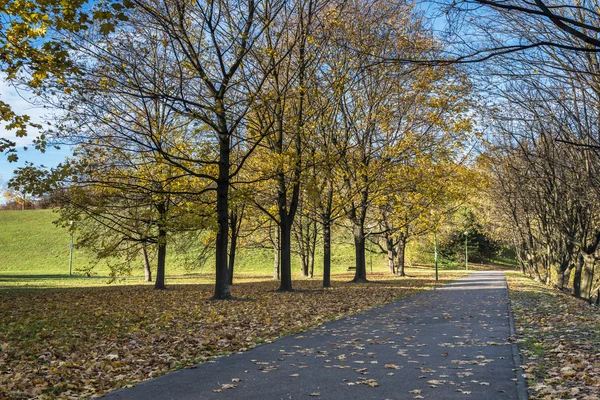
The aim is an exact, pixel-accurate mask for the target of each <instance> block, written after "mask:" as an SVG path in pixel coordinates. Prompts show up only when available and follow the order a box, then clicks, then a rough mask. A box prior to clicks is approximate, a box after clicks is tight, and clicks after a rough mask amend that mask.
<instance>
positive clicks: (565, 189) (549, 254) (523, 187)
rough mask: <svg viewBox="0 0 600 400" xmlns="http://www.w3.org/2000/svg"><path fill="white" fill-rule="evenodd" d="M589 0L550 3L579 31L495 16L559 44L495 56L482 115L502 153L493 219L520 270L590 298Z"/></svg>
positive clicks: (593, 138)
mask: <svg viewBox="0 0 600 400" xmlns="http://www.w3.org/2000/svg"><path fill="white" fill-rule="evenodd" d="M587 3H590V4H587ZM591 3H594V2H582V4H581V5H578V6H577V7H574V8H572V9H570V10H567V9H566V8H560V7H558V8H554V11H553V12H556V13H558V14H559V16H560V18H559V19H558V20H557V21H555V22H556V23H558V24H562V23H563V22H567V23H568V24H570V25H571V26H572V27H574V28H577V29H576V30H575V33H573V32H566V31H561V30H548V29H547V25H546V21H545V20H544V19H543V18H542V17H540V16H539V15H538V16H535V15H529V17H527V18H519V17H518V14H514V13H512V14H511V13H506V12H504V13H501V17H502V18H501V21H502V22H501V24H502V25H503V26H504V27H505V29H508V28H510V27H513V29H516V28H517V27H518V29H519V33H520V35H521V36H522V37H523V38H524V40H527V41H529V42H531V43H533V42H548V43H561V44H562V45H563V46H562V47H560V48H559V47H540V48H538V49H537V50H535V51H529V52H527V53H523V54H515V55H511V56H510V59H509V60H507V59H498V60H496V62H495V63H494V64H493V65H492V64H490V65H488V69H487V76H488V78H487V80H486V83H487V84H488V85H489V86H488V87H493V90H491V91H490V92H491V93H492V95H491V96H493V98H494V99H495V108H490V109H489V110H490V111H488V115H489V117H490V125H491V126H492V128H493V131H494V132H495V133H496V135H495V136H494V140H493V145H492V147H491V149H492V150H493V151H494V152H496V154H498V155H499V157H497V158H496V159H494V160H491V164H490V170H491V171H492V174H493V176H494V182H495V183H494V185H493V190H492V193H491V195H492V198H493V199H494V203H495V205H496V211H497V214H496V217H497V220H498V221H503V223H504V229H505V233H506V235H505V236H506V238H507V239H510V240H511V241H512V243H513V244H514V246H515V248H516V251H517V256H518V259H519V262H520V263H521V266H522V269H523V271H525V272H527V273H528V274H530V275H531V276H533V277H535V278H536V279H538V280H540V281H544V282H546V283H548V284H556V285H558V286H559V287H561V288H563V287H564V288H567V287H570V290H571V291H572V293H573V294H574V295H575V296H577V297H583V298H587V299H591V298H592V296H594V295H595V292H596V291H597V290H598V282H599V279H598V273H597V271H596V265H597V261H598V255H599V253H598V248H599V245H600V228H599V227H600V225H599V218H600V209H599V208H598V204H600V202H599V200H600V198H599V194H600V191H599V189H600V186H599V183H600V182H599V181H598V176H599V175H598V172H600V171H599V166H600V158H599V156H600V153H599V149H600V147H599V146H598V145H599V143H600V142H599V140H600V132H599V130H598V121H599V118H600V81H599V78H598V77H599V75H598V73H599V72H600V68H599V65H600V63H599V61H600V60H599V59H598V55H597V53H596V52H595V51H594V48H593V46H595V42H594V41H597V28H595V29H591V28H589V29H588V27H589V26H592V27H593V26H598V22H599V20H598V16H597V14H594V13H591V12H590V10H591V9H592V8H588V7H587V6H592V4H591ZM507 5H510V4H507ZM596 6H597V5H596ZM582 28H583V34H582V35H579V34H577V31H578V30H582ZM508 62H510V63H511V64H510V67H509V64H508ZM506 78H508V80H507V79H506Z"/></svg>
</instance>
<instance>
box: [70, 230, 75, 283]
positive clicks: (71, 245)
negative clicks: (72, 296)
mask: <svg viewBox="0 0 600 400" xmlns="http://www.w3.org/2000/svg"><path fill="white" fill-rule="evenodd" d="M74 223H75V222H74V221H69V225H70V228H69V230H70V231H71V243H70V244H69V276H71V275H73V225H74Z"/></svg>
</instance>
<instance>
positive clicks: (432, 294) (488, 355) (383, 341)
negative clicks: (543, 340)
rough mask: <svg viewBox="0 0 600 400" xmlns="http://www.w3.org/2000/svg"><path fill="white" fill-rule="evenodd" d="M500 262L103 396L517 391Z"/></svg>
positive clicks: (512, 394) (396, 395) (480, 394)
mask: <svg viewBox="0 0 600 400" xmlns="http://www.w3.org/2000/svg"><path fill="white" fill-rule="evenodd" d="M509 336H510V327H509V312H508V291H507V288H506V281H505V278H504V273H503V272H487V271H486V272H475V273H473V274H471V275H469V276H468V277H466V278H462V279H459V280H457V281H455V282H454V283H451V284H449V285H446V286H443V287H442V288H439V289H437V290H431V291H427V292H422V293H419V294H417V295H414V296H411V297H407V298H404V299H402V300H400V301H397V302H394V303H390V304H388V305H386V306H383V307H380V308H376V309H373V310H370V311H368V312H365V313H363V314H360V315H355V316H352V317H348V318H344V319H341V320H338V321H335V322H330V323H327V324H325V325H323V326H321V327H319V328H317V329H314V330H311V331H307V332H304V333H301V334H297V335H291V336H287V337H284V338H282V339H280V340H278V341H276V342H275V343H271V344H267V345H263V346H259V347H257V348H256V349H253V350H251V351H248V352H245V353H240V354H235V355H232V356H229V357H222V358H219V359H218V360H216V361H212V362H207V363H204V364H201V365H198V366H197V367H194V368H191V369H186V370H181V371H177V372H174V373H171V374H168V375H165V376H162V377H159V378H156V379H153V380H150V381H147V382H144V383H141V384H139V385H137V386H135V387H133V388H130V389H122V390H119V391H116V392H113V393H111V394H109V395H108V396H106V398H107V399H194V400H198V399H228V400H229V399H240V400H241V399H244V400H248V399H256V400H258V399H261V400H262V399H267V400H270V399H308V398H318V399H357V400H364V399H378V400H383V399H398V400H399V399H412V398H426V399H465V398H471V399H478V400H479V399H486V400H493V399H518V398H520V397H519V396H518V395H517V393H518V391H517V384H516V375H515V371H514V370H513V369H514V368H515V365H514V361H513V347H512V345H511V343H510V342H509V341H508V338H509Z"/></svg>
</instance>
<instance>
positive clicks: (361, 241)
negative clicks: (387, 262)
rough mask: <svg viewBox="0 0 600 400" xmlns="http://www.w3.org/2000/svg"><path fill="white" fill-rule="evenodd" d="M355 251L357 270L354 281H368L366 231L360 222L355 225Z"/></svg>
mask: <svg viewBox="0 0 600 400" xmlns="http://www.w3.org/2000/svg"><path fill="white" fill-rule="evenodd" d="M353 233H354V251H355V262H356V272H355V273H354V279H353V280H352V282H367V264H366V260H365V231H364V228H363V227H362V226H360V225H358V224H355V225H354V232H353Z"/></svg>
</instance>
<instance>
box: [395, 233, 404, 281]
mask: <svg viewBox="0 0 600 400" xmlns="http://www.w3.org/2000/svg"><path fill="white" fill-rule="evenodd" d="M405 255H406V239H405V238H404V237H401V238H400V240H399V241H398V266H397V267H396V273H397V274H398V276H406V273H405V272H404V264H405Z"/></svg>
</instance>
